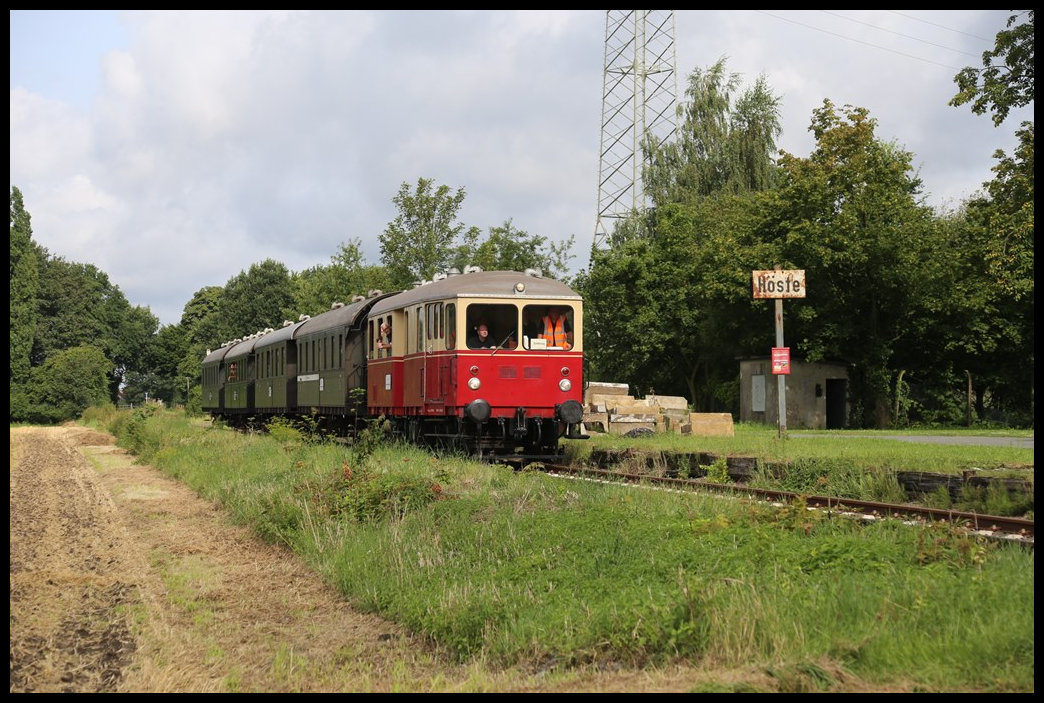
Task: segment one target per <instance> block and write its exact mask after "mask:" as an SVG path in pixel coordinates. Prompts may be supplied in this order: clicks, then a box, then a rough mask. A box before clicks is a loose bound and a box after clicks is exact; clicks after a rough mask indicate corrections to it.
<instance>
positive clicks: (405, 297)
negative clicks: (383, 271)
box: [370, 271, 581, 315]
mask: <svg viewBox="0 0 1044 703" xmlns="http://www.w3.org/2000/svg"><path fill="white" fill-rule="evenodd" d="M446 298H507V299H511V300H527V299H530V298H557V299H559V300H581V297H580V294H579V293H577V292H576V291H574V290H573V289H572V288H570V287H569V286H567V285H566V284H564V283H562V282H561V281H556V280H555V279H553V278H543V277H541V276H534V275H532V274H529V273H521V272H519V271H475V272H472V273H461V274H456V275H452V276H447V277H445V278H443V279H441V280H438V281H431V282H426V283H422V284H421V285H419V286H417V287H416V288H412V289H410V290H407V291H403V292H402V293H399V294H398V295H393V296H390V297H388V298H385V299H384V300H381V301H380V302H379V303H377V304H376V305H374V306H373V309H372V310H371V311H370V315H377V314H380V313H382V312H387V311H389V310H396V309H399V308H403V307H409V306H410V305H415V304H417V303H423V302H427V301H429V300H443V299H446Z"/></svg>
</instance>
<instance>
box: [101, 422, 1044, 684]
mask: <svg viewBox="0 0 1044 703" xmlns="http://www.w3.org/2000/svg"><path fill="white" fill-rule="evenodd" d="M113 426H114V427H115V428H116V429H117V430H118V432H119V441H120V442H121V443H125V446H129V447H130V448H131V449H133V450H134V451H138V452H142V457H143V459H144V460H146V461H148V462H150V463H152V464H153V465H155V466H157V467H158V468H160V469H161V470H163V471H164V472H166V473H168V474H170V475H171V476H175V477H177V478H179V479H180V480H182V481H184V482H185V483H186V484H188V485H189V486H191V487H193V488H194V489H195V490H196V491H197V492H198V493H200V494H201V495H202V496H204V497H206V498H209V499H214V500H218V501H220V502H221V503H222V504H223V505H224V507H225V508H226V510H228V512H229V513H230V515H232V516H233V517H234V519H235V520H236V521H238V522H241V523H243V524H247V525H250V526H251V527H252V528H253V529H254V530H255V531H256V532H257V533H258V534H260V535H263V536H264V537H266V538H267V539H270V540H273V541H278V542H281V543H284V544H286V545H289V546H290V547H291V548H293V549H294V550H295V551H296V552H297V553H299V554H300V555H301V556H302V557H303V558H305V559H306V560H307V561H308V562H309V563H311V564H312V565H313V566H314V568H315V569H316V570H317V571H319V572H320V573H322V574H323V575H324V577H325V578H326V579H328V580H329V581H330V582H331V583H334V584H336V585H337V586H338V587H339V588H340V589H341V591H342V592H343V593H344V595H345V597H346V598H347V599H348V600H349V601H350V602H351V603H352V604H353V605H354V606H355V607H358V608H361V609H365V610H368V611H372V612H375V613H379V614H381V615H383V616H384V617H387V618H390V619H393V620H396V621H398V622H400V623H403V624H404V625H406V626H407V627H409V628H411V629H412V630H414V631H416V632H420V633H424V634H425V635H427V636H428V637H429V638H430V639H431V640H432V641H434V642H436V643H438V644H439V645H440V646H441V647H443V648H444V649H445V651H447V652H450V653H452V654H454V655H455V656H456V657H457V658H459V659H460V660H462V661H466V660H483V661H487V662H491V663H498V664H501V663H502V664H505V665H516V664H521V665H531V666H534V667H536V666H539V667H567V666H572V665H578V664H589V663H590V664H597V665H604V666H615V665H628V666H641V665H646V664H667V663H671V662H675V661H679V660H684V661H687V662H690V663H695V664H700V663H706V664H707V665H708V666H714V667H724V668H730V669H744V670H760V671H765V672H768V673H769V675H770V676H771V677H773V678H774V680H775V687H776V690H779V691H790V692H805V691H814V690H829V689H830V688H831V686H833V685H834V684H835V683H837V681H838V680H839V679H840V678H844V677H847V676H856V677H859V678H861V679H863V680H865V681H867V682H871V683H875V684H877V685H881V686H887V685H897V686H906V687H910V686H913V687H916V688H918V689H919V690H926V691H995V692H1003V691H1032V690H1033V688H1034V675H1033V672H1034V657H1033V632H1034V627H1033V603H1034V592H1033V552H1032V550H1026V549H1024V548H1021V547H1018V546H1015V545H1004V544H996V543H991V542H984V541H980V540H979V539H977V538H974V537H971V536H968V535H965V534H963V533H962V532H960V531H958V530H956V529H952V528H949V527H946V526H940V525H935V526H929V527H915V526H908V525H903V524H901V523H898V522H896V521H888V520H883V521H876V522H871V523H864V522H861V521H860V522H857V521H854V520H849V519H846V518H842V517H836V516H834V517H829V516H826V515H824V514H823V513H819V512H815V511H809V510H806V509H805V508H804V506H802V505H795V506H786V507H782V508H778V507H771V506H766V505H760V504H754V503H749V502H744V501H738V500H729V499H725V498H722V497H719V496H715V495H698V494H694V495H679V494H676V493H668V492H663V491H656V490H649V489H647V490H635V489H633V488H626V487H622V486H615V485H608V484H599V483H587V482H580V481H564V480H562V479H557V478H552V477H549V476H547V475H545V474H542V473H538V472H527V471H522V472H514V471H512V470H511V469H509V468H506V467H502V466H493V465H488V464H482V463H476V462H473V461H469V460H467V459H464V458H461V457H455V456H444V457H433V456H430V455H427V454H424V453H421V452H419V451H417V450H415V449H412V448H409V447H406V446H401V445H396V444H389V443H387V442H386V443H383V444H380V443H377V442H373V441H370V440H372V437H371V438H369V439H367V440H366V441H364V442H363V445H364V447H365V449H364V450H360V449H358V448H353V447H343V446H339V445H334V444H322V443H314V442H308V441H301V437H298V436H294V435H293V433H287V432H285V431H277V432H276V433H275V434H274V435H272V436H261V435H242V434H237V433H234V432H230V431H226V430H220V429H207V428H203V427H201V426H200V425H198V424H192V423H190V422H189V421H188V420H187V419H185V418H184V416H182V415H179V414H177V413H173V412H159V413H156V414H154V415H152V416H147V417H143V416H139V417H135V418H132V419H130V420H125V421H122V422H118V421H117V422H114V423H113ZM802 446H806V445H802ZM854 461H855V460H854V459H853V462H854Z"/></svg>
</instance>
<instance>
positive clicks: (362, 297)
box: [352, 295, 366, 303]
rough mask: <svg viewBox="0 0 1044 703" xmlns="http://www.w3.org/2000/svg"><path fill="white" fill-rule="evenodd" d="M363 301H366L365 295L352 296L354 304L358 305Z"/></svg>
mask: <svg viewBox="0 0 1044 703" xmlns="http://www.w3.org/2000/svg"><path fill="white" fill-rule="evenodd" d="M362 300H366V296H363V295H353V296H352V302H353V303H358V302H360V301H362Z"/></svg>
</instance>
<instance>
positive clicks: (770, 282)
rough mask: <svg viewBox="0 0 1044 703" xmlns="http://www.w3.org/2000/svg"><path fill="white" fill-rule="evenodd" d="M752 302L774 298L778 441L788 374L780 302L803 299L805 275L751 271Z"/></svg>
mask: <svg viewBox="0 0 1044 703" xmlns="http://www.w3.org/2000/svg"><path fill="white" fill-rule="evenodd" d="M751 279H752V282H753V292H754V298H755V299H761V298H774V299H775V301H776V346H775V347H773V349H772V373H773V374H775V375H776V389H777V390H776V395H777V396H778V399H779V410H778V413H779V437H780V439H783V438H785V437H786V436H787V376H788V375H789V374H790V349H788V348H787V347H785V346H783V299H784V298H804V297H805V272H804V270H802V269H796V270H790V271H783V270H781V269H779V268H776V269H774V270H772V271H753V272H752V274H751Z"/></svg>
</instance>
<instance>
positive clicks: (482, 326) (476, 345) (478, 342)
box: [468, 322, 494, 349]
mask: <svg viewBox="0 0 1044 703" xmlns="http://www.w3.org/2000/svg"><path fill="white" fill-rule="evenodd" d="M493 346H494V343H493V340H492V339H491V338H490V336H489V325H487V324H486V323H485V322H480V323H478V324H477V325H475V330H474V331H473V332H472V333H471V334H469V335H468V349H492V348H493Z"/></svg>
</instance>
